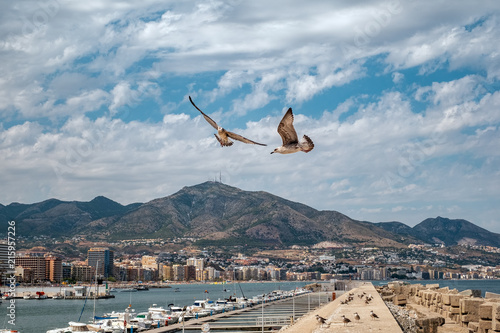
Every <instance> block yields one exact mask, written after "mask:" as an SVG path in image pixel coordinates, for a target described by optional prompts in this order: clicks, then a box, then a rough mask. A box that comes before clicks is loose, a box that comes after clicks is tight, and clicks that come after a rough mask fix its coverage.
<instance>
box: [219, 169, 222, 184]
mask: <svg viewBox="0 0 500 333" xmlns="http://www.w3.org/2000/svg"><path fill="white" fill-rule="evenodd" d="M219 183H221V184H222V171H220V170H219Z"/></svg>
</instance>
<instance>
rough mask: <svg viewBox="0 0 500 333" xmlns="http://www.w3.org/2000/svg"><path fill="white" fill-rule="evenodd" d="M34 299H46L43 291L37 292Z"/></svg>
mask: <svg viewBox="0 0 500 333" xmlns="http://www.w3.org/2000/svg"><path fill="white" fill-rule="evenodd" d="M34 298H35V299H47V298H48V297H47V295H46V294H45V293H44V292H43V291H37V292H36V293H35V296H34Z"/></svg>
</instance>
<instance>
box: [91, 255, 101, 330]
mask: <svg viewBox="0 0 500 333" xmlns="http://www.w3.org/2000/svg"><path fill="white" fill-rule="evenodd" d="M98 268H99V260H97V263H96V265H95V281H94V283H95V292H94V315H93V316H92V323H93V324H95V300H96V297H97V294H98V293H99V287H98V284H97V269H98Z"/></svg>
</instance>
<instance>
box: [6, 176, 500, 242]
mask: <svg viewBox="0 0 500 333" xmlns="http://www.w3.org/2000/svg"><path fill="white" fill-rule="evenodd" d="M10 220H14V221H16V234H17V235H18V236H19V235H23V236H27V237H30V236H40V235H46V236H50V237H56V238H57V237H73V236H77V235H83V236H86V237H87V239H100V240H109V241H114V240H123V239H138V238H179V237H185V238H186V237H189V238H196V239H197V240H198V242H197V244H198V245H203V246H207V245H218V246H224V245H235V244H241V245H242V244H247V245H253V246H274V247H276V246H277V247H284V246H290V245H313V244H316V243H319V242H323V241H331V242H335V243H340V244H349V245H353V246H379V247H404V246H406V245H407V244H409V243H431V244H435V243H441V244H444V245H446V246H450V245H456V244H475V245H490V246H496V247H500V234H496V233H492V232H490V231H488V230H486V229H483V228H481V227H479V226H476V225H475V224H473V223H471V222H469V221H466V220H453V219H447V218H443V217H437V218H428V219H426V220H424V221H422V222H421V223H419V224H418V225H416V226H414V227H409V226H407V225H406V224H404V223H401V222H378V223H372V222H367V221H357V220H354V219H351V218H350V217H348V216H346V215H344V214H342V213H340V212H337V211H333V210H332V211H330V210H326V211H318V210H316V209H314V208H311V207H309V206H306V205H304V204H301V203H297V202H292V201H289V200H286V199H283V198H281V197H278V196H275V195H273V194H270V193H267V192H262V191H257V192H250V191H243V190H241V189H238V188H235V187H232V186H229V185H225V184H222V183H219V182H205V183H202V184H198V185H195V186H189V187H184V188H182V189H181V190H180V191H178V192H177V193H174V194H172V195H170V196H167V197H164V198H159V199H155V200H152V201H149V202H146V203H134V204H130V205H125V206H124V205H121V204H119V203H117V202H115V201H112V200H110V199H108V198H105V197H102V196H99V197H96V198H94V199H93V200H91V201H89V202H79V201H61V200H57V199H49V200H45V201H43V202H39V203H34V204H20V203H11V204H9V205H7V206H4V205H0V224H1V225H2V230H7V221H10Z"/></svg>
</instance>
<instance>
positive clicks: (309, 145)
mask: <svg viewBox="0 0 500 333" xmlns="http://www.w3.org/2000/svg"><path fill="white" fill-rule="evenodd" d="M278 133H279V135H280V136H281V139H282V140H283V145H282V146H281V147H278V148H276V149H275V150H274V151H273V152H271V154H272V153H280V154H291V153H296V152H298V151H303V152H304V153H308V152H310V151H311V150H312V149H313V148H314V143H313V142H312V140H311V139H310V138H309V137H308V136H307V135H304V137H303V138H302V139H301V140H300V142H299V139H298V137H297V132H295V128H293V113H292V108H289V109H288V111H287V112H286V113H285V115H284V116H283V119H281V122H280V124H279V125H278Z"/></svg>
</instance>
